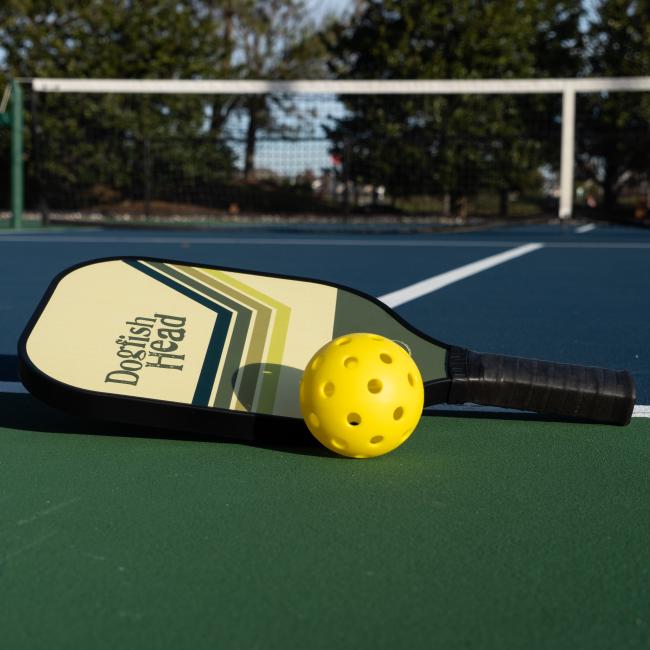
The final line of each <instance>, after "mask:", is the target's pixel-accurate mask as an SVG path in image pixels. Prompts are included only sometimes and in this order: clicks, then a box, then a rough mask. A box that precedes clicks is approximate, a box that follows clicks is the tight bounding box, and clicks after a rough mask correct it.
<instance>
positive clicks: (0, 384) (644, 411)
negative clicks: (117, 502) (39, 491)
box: [0, 381, 650, 418]
mask: <svg viewBox="0 0 650 650" xmlns="http://www.w3.org/2000/svg"><path fill="white" fill-rule="evenodd" d="M0 393H27V389H26V388H25V387H24V386H23V385H22V384H21V383H20V382H19V381H0ZM429 408H430V409H431V410H433V411H436V410H443V411H461V412H462V411H466V412H468V413H473V412H478V413H497V414H498V413H520V412H521V411H517V410H515V409H504V408H499V407H497V406H478V405H476V404H435V405H433V406H432V407H429ZM632 417H633V418H650V404H637V405H636V406H635V407H634V410H633V411H632Z"/></svg>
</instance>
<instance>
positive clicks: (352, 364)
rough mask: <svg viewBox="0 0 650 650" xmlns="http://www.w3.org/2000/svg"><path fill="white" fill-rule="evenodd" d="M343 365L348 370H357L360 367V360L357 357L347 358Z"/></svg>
mask: <svg viewBox="0 0 650 650" xmlns="http://www.w3.org/2000/svg"><path fill="white" fill-rule="evenodd" d="M343 365H344V366H345V367H346V368H356V367H357V366H358V365H359V359H357V358H356V357H346V359H345V360H344V361H343Z"/></svg>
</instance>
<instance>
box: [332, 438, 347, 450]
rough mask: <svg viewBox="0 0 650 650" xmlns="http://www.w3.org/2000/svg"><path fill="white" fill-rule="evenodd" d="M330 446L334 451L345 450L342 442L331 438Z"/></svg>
mask: <svg viewBox="0 0 650 650" xmlns="http://www.w3.org/2000/svg"><path fill="white" fill-rule="evenodd" d="M330 445H332V447H334V449H345V448H346V446H347V445H346V444H345V441H344V440H341V439H340V438H331V439H330Z"/></svg>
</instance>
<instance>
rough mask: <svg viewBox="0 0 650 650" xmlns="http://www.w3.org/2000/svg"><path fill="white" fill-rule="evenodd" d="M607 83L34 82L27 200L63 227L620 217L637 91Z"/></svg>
mask: <svg viewBox="0 0 650 650" xmlns="http://www.w3.org/2000/svg"><path fill="white" fill-rule="evenodd" d="M644 79H645V78H644ZM619 82H620V80H619ZM589 83H590V84H591V85H589ZM616 83H617V80H528V81H527V80H505V81H490V80H476V81H404V82H400V81H393V82H381V81H379V82H356V81H311V82H301V81H297V82H263V81H174V80H161V81H154V80H92V79H83V80H82V79H78V80H74V79H67V80H61V79H35V80H32V83H31V101H29V102H28V106H29V111H28V112H29V114H28V116H27V122H28V123H29V125H30V129H29V132H30V134H31V141H30V143H29V156H28V165H27V187H28V207H29V206H30V205H31V207H32V208H33V209H37V210H39V211H41V212H42V213H43V214H44V215H45V217H46V218H48V219H49V220H51V221H55V220H67V221H72V222H74V221H80V222H89V221H90V222H92V221H101V222H103V221H115V222H139V221H144V222H153V221H156V220H159V221H163V222H167V223H173V222H177V221H180V222H182V221H188V220H195V221H197V222H206V223H210V222H215V221H219V220H245V219H251V220H259V219H271V220H272V219H280V218H293V217H299V218H305V217H315V218H316V217H319V218H322V217H335V218H340V219H355V218H356V219H368V218H370V217H375V218H387V219H400V220H405V219H424V220H429V221H436V220H437V221H443V222H444V221H445V220H446V221H447V222H449V221H451V222H454V223H458V222H463V223H465V222H467V221H468V220H471V219H486V218H501V219H505V218H520V217H534V216H543V215H557V214H558V212H559V213H560V216H569V215H570V214H572V213H575V211H576V210H578V211H579V210H582V209H584V210H592V211H593V210H594V209H598V208H604V207H606V208H607V210H608V211H609V212H610V213H611V212H612V211H613V210H618V211H620V212H621V214H624V213H625V214H626V213H627V212H626V211H628V212H629V210H633V211H635V212H634V214H637V216H638V214H640V212H641V210H640V208H639V206H640V205H641V204H643V205H644V206H645V207H646V208H647V205H648V203H647V185H648V178H647V170H648V168H649V167H650V165H648V164H647V160H646V159H645V158H644V152H645V155H647V152H648V151H650V147H649V146H648V144H650V142H648V124H650V119H649V120H648V121H646V122H644V121H643V116H644V115H645V114H646V112H647V113H648V116H649V117H650V92H648V91H650V83H648V80H647V79H645V81H643V83H640V85H639V84H637V85H638V86H639V87H634V84H633V83H632V82H630V80H627V82H626V83H625V84H622V85H621V84H620V83H619V85H620V88H619V87H617V86H616ZM644 84H645V85H644ZM631 91H634V92H631ZM621 97H623V98H624V99H623V100H621ZM621 101H623V103H625V101H627V110H629V111H631V112H632V113H634V114H635V119H634V120H631V122H630V124H628V125H625V124H624V125H621V124H620V119H619V121H618V123H617V122H616V120H615V119H614V118H615V117H616V115H618V117H619V118H620V116H621V112H620V111H621V109H620V106H621V104H620V102H621ZM608 102H609V104H610V105H609V106H608ZM617 102H618V104H617ZM617 107H618V108H617ZM608 111H609V112H608ZM617 111H618V113H617ZM606 114H607V115H613V116H614V117H613V118H612V119H611V120H609V121H607V120H606V123H607V128H608V129H609V130H607V133H605V131H604V130H603V120H604V119H605V118H604V117H603V116H605V115H606ZM599 115H600V118H599ZM621 151H623V152H624V153H626V154H627V155H621ZM608 174H609V175H610V176H611V175H612V174H616V178H615V179H612V178H609V177H608ZM617 183H618V185H617ZM644 209H645V208H644ZM644 214H645V213H644ZM635 218H636V217H635Z"/></svg>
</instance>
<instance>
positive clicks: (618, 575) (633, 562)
mask: <svg viewBox="0 0 650 650" xmlns="http://www.w3.org/2000/svg"><path fill="white" fill-rule="evenodd" d="M0 413H1V414H2V415H1V419H0V506H1V507H0V540H1V542H2V547H3V549H4V552H3V556H2V562H1V564H0V601H1V602H2V607H0V635H1V637H2V640H1V641H0V645H1V647H2V648H5V649H10V648H33V649H38V648H47V649H51V648H77V647H78V648H111V649H114V648H154V647H155V648H196V649H199V648H361V647H364V648H485V647H490V648H578V647H579V648H590V649H598V648H608V649H612V648H616V649H620V648H641V647H648V645H649V644H650V542H649V540H650V505H649V504H650V472H649V470H648V468H649V466H650V450H649V448H648V444H647V421H646V420H644V419H635V420H633V421H632V424H631V425H630V426H628V427H610V426H596V425H584V424H566V423H563V424H560V423H557V422H553V423H551V422H544V421H540V420H526V419H510V420H504V419H493V418H490V417H484V416H483V417H479V416H478V414H476V415H474V416H472V415H468V414H463V415H460V414H459V415H457V416H453V417H452V416H450V415H425V417H424V418H423V420H422V422H421V423H420V425H419V427H418V429H417V430H416V432H415V433H414V434H413V436H412V437H411V438H410V439H409V441H408V442H407V443H406V444H405V445H403V446H402V447H400V448H399V449H398V450H396V451H395V452H393V453H392V454H388V455H387V456H384V457H380V458H376V459H372V460H364V461H358V460H347V459H343V458H339V457H334V456H331V455H328V454H327V453H326V452H324V451H321V450H320V448H318V447H316V446H314V447H310V446H303V447H299V448H291V449H289V448H280V447H277V448H274V447H259V446H251V445H244V444H233V443H226V442H214V441H188V440H181V439H174V438H161V437H153V438H152V437H145V436H138V437H133V436H130V434H132V433H134V432H133V431H132V430H129V428H128V427H124V426H120V425H114V426H113V425H109V424H99V423H94V422H90V421H88V420H82V419H80V418H76V417H73V416H68V415H65V414H63V413H59V412H58V411H54V410H51V409H49V408H48V407H46V406H43V405H41V404H40V403H39V402H37V401H36V400H34V399H33V398H32V397H31V396H29V395H26V394H5V395H3V396H2V404H1V409H0ZM100 433H101V434H103V435H93V434H100ZM136 433H139V434H141V433H143V432H142V431H138V432H136Z"/></svg>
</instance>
